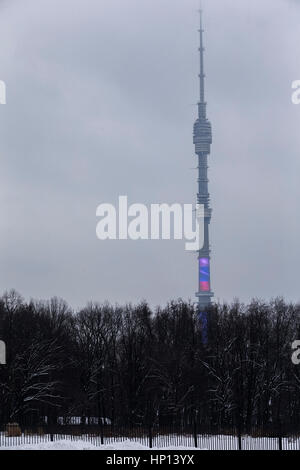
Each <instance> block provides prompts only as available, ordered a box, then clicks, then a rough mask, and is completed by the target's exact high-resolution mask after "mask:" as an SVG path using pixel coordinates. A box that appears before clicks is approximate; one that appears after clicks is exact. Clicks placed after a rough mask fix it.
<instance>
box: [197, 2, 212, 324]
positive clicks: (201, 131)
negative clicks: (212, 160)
mask: <svg viewBox="0 0 300 470" xmlns="http://www.w3.org/2000/svg"><path fill="white" fill-rule="evenodd" d="M203 32H204V30H203V22H202V10H200V29H199V33H200V47H199V53H200V73H199V82H200V101H199V103H198V118H197V120H196V122H195V124H194V145H195V153H196V155H197V158H198V194H197V202H198V204H201V205H203V206H204V243H203V247H202V249H201V250H199V251H198V273H199V274H198V276H199V278H198V292H197V293H196V297H197V298H198V306H199V312H201V316H202V319H203V321H204V322H205V324H206V322H207V314H206V313H205V312H206V309H207V308H208V307H209V306H210V305H211V299H212V297H213V296H214V294H213V292H212V290H211V279H210V253H211V251H210V244H209V225H210V221H211V216H212V210H211V208H210V195H209V192H208V164H207V161H208V155H209V154H210V147H211V144H212V131H211V124H210V122H209V121H208V119H207V117H206V102H205V73H204V46H203Z"/></svg>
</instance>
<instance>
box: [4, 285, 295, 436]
mask: <svg viewBox="0 0 300 470" xmlns="http://www.w3.org/2000/svg"><path fill="white" fill-rule="evenodd" d="M202 327H203V324H202V321H201V317H200V316H199V315H198V313H197V309H196V307H195V305H193V304H191V303H186V302H183V301H181V300H178V301H174V302H171V303H169V304H168V305H167V306H166V307H164V308H156V309H155V310H152V309H150V307H149V306H148V305H147V303H145V302H142V303H140V304H138V305H125V306H118V305H116V306H112V305H110V304H108V303H104V304H97V303H90V304H88V305H87V306H86V307H85V308H83V309H81V310H79V311H77V312H74V311H72V309H71V308H70V307H69V306H68V304H67V303H66V302H65V301H63V300H60V299H57V298H53V299H51V300H49V301H34V300H31V301H30V302H25V301H24V300H23V299H22V297H21V296H20V295H19V294H18V293H17V292H15V291H10V292H7V293H5V294H4V295H3V296H2V297H0V339H1V340H3V341H5V343H6V348H7V364H6V365H5V366H0V423H8V422H17V423H23V422H26V421H27V420H31V421H32V422H35V423H39V422H41V421H42V420H44V419H45V416H47V422H48V423H53V424H54V423H57V422H58V418H59V417H66V418H67V417H72V416H76V417H80V419H82V422H85V421H86V420H88V419H89V418H94V417H98V418H107V419H109V420H110V421H111V422H112V424H114V425H131V426H139V425H147V424H149V423H151V424H153V425H154V426H155V425H158V424H160V425H179V424H183V423H188V424H190V423H192V422H193V421H195V420H196V421H197V423H198V424H199V425H207V426H219V427H224V428H226V426H228V427H229V426H233V425H236V424H237V423H238V425H239V426H241V428H242V429H244V430H250V429H251V428H252V427H253V426H266V427H267V426H271V427H272V426H277V425H280V426H285V427H286V428H289V429H292V428H293V429H295V427H297V426H298V429H299V416H300V366H296V365H294V364H293V363H292V360H291V356H292V349H291V345H292V343H293V341H295V340H297V339H300V306H299V305H295V304H288V303H286V302H285V301H284V300H283V299H280V298H279V299H275V300H273V301H271V302H268V303H267V302H263V301H260V300H253V301H252V302H251V303H250V304H249V305H244V304H241V303H239V302H238V301H235V302H234V303H232V304H231V305H227V304H215V305H213V306H212V307H211V308H210V310H209V311H208V325H207V338H205V341H203V335H202V333H203V330H202Z"/></svg>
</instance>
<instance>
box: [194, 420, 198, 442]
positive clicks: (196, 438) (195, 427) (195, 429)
mask: <svg viewBox="0 0 300 470" xmlns="http://www.w3.org/2000/svg"><path fill="white" fill-rule="evenodd" d="M194 443H195V448H196V449H197V447H198V436H197V420H196V416H195V415H194Z"/></svg>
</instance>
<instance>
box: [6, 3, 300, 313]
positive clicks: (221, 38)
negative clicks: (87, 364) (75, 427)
mask: <svg viewBox="0 0 300 470" xmlns="http://www.w3.org/2000/svg"><path fill="white" fill-rule="evenodd" d="M204 6H205V30H206V31H205V45H206V52H205V54H206V56H205V65H206V75H207V86H206V93H207V101H208V116H209V119H210V120H211V122H212V126H213V146H212V154H211V157H210V170H209V171H210V175H209V178H210V193H211V203H212V207H213V219H212V223H211V244H212V287H213V290H214V292H215V294H216V298H217V299H219V300H221V301H222V300H228V301H230V300H232V299H233V298H234V297H239V298H240V299H241V300H243V301H247V300H249V299H250V298H251V297H263V298H266V299H269V298H270V297H273V296H277V295H284V296H285V297H286V298H287V299H290V300H299V299H300V289H299V265H300V243H299V234H300V220H299V201H300V184H299V175H300V158H299V148H300V132H299V129H300V105H299V106H296V105H293V104H292V102H291V93H292V90H291V83H292V81H293V80H297V79H299V80H300V47H299V44H300V28H299V25H300V1H298V0H251V1H250V0H238V1H237V0H209V1H206V2H205V5H204ZM197 7H198V2H197V0H82V1H79V0H27V1H26V2H25V1H24V0H10V1H2V2H0V79H1V80H4V81H5V82H6V84H7V104H6V105H5V106H3V105H1V106H0V161H1V165H0V168H1V170H0V208H1V229H0V290H1V291H2V292H3V291H4V290H5V289H8V288H12V287H14V288H16V289H17V290H18V291H19V292H20V293H21V294H22V295H24V296H25V297H26V298H29V297H34V298H48V297H50V296H53V295H57V296H60V297H63V298H65V299H66V300H67V301H68V302H70V304H71V305H72V306H73V307H75V308H76V307H80V306H82V305H83V304H84V303H85V302H86V301H87V300H99V301H103V300H106V299H107V300H110V301H111V302H120V303H121V302H126V301H132V302H136V301H139V300H141V299H146V300H148V301H149V302H150V303H151V304H152V305H156V304H159V303H160V304H164V303H166V301H168V300H170V299H171V298H178V297H182V298H184V299H188V298H191V299H194V293H195V292H196V290H197V261H196V256H195V255H193V254H191V253H188V252H186V251H185V249H184V241H171V242H168V241H139V242H134V241H122V242H121V241H116V242H113V241H106V242H103V241H102V242H101V241H99V240H97V238H96V235H95V228H96V223H97V219H96V217H95V212H96V207H97V206H98V204H100V203H102V202H110V203H115V204H116V203H117V199H118V196H119V195H128V198H129V203H134V202H139V203H145V204H150V203H159V202H167V203H172V202H179V203H192V202H193V203H194V202H195V201H196V192H197V182H196V180H197V174H196V171H193V170H191V168H193V167H194V166H195V165H196V157H195V155H194V148H193V144H192V127H193V123H194V121H195V118H196V112H197V109H196V106H194V104H195V103H196V102H197V99H198V95H197V93H198V82H197V73H198V55H197V53H198V52H197V47H198V33H197V28H198V15H197V12H196V10H197Z"/></svg>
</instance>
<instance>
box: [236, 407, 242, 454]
mask: <svg viewBox="0 0 300 470" xmlns="http://www.w3.org/2000/svg"><path fill="white" fill-rule="evenodd" d="M237 433H238V449H239V450H243V449H242V426H241V415H240V412H239V413H238V425H237Z"/></svg>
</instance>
